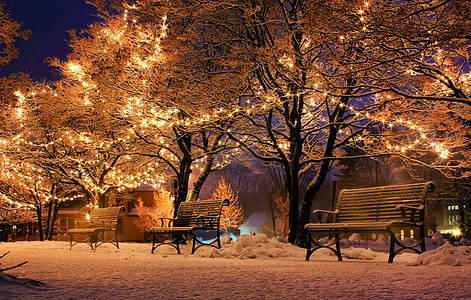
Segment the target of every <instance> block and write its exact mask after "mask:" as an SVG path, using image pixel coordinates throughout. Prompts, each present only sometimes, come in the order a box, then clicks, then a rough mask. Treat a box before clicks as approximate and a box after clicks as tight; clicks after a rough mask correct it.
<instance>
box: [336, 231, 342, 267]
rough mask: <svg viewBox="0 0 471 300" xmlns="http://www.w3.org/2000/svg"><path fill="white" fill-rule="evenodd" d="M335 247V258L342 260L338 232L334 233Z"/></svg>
mask: <svg viewBox="0 0 471 300" xmlns="http://www.w3.org/2000/svg"><path fill="white" fill-rule="evenodd" d="M335 248H337V251H336V252H335V254H337V258H338V259H339V261H342V252H340V235H339V234H338V233H336V234H335Z"/></svg>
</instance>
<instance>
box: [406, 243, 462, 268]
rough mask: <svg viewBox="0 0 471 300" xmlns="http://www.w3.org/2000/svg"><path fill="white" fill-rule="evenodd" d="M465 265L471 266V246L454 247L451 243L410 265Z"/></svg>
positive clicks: (422, 255) (419, 257) (424, 254)
mask: <svg viewBox="0 0 471 300" xmlns="http://www.w3.org/2000/svg"><path fill="white" fill-rule="evenodd" d="M464 264H471V246H459V247H454V246H452V245H451V244H450V243H446V244H444V245H443V246H441V247H439V248H437V249H435V250H431V251H427V252H424V253H422V254H420V255H419V256H418V257H417V259H416V260H415V261H414V262H412V263H409V264H408V265H410V266H418V265H451V266H462V265H464Z"/></svg>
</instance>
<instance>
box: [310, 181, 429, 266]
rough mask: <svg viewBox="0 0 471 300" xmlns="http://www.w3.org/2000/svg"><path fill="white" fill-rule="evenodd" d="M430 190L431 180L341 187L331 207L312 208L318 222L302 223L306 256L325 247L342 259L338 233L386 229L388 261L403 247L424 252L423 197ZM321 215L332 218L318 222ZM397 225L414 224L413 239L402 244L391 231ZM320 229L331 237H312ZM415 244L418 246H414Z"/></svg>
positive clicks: (405, 226) (390, 261) (407, 225)
mask: <svg viewBox="0 0 471 300" xmlns="http://www.w3.org/2000/svg"><path fill="white" fill-rule="evenodd" d="M434 190H435V184H434V183H433V182H424V183H416V184H406V185H395V186H381V187H374V188H364V189H345V190H342V191H341V192H340V195H339V198H338V200H337V204H336V209H335V211H327V210H314V212H313V213H314V214H316V215H317V218H318V220H319V222H318V223H308V224H306V226H305V227H304V229H305V230H306V232H307V253H306V260H309V258H310V256H311V255H312V253H314V252H315V251H316V250H318V249H321V248H327V249H330V250H332V251H333V252H334V253H335V254H336V255H337V257H338V260H339V261H342V254H341V252H340V243H339V237H340V233H388V234H389V236H390V238H389V240H390V248H389V259H388V262H389V263H392V262H393V260H394V257H395V256H396V255H397V254H399V253H400V252H401V251H404V250H406V249H410V250H412V251H414V252H416V253H418V254H420V253H422V252H425V250H426V249H425V224H424V219H425V200H426V197H427V194H428V193H429V192H433V191H434ZM325 215H326V216H327V217H331V218H332V221H331V222H330V223H325V222H324V223H323V222H322V216H325ZM326 219H327V218H326ZM397 228H417V229H418V231H419V237H418V240H417V241H416V243H414V244H413V245H405V244H404V243H402V242H401V241H400V240H398V239H397V238H396V235H395V232H394V231H393V229H396V230H397ZM323 232H328V233H329V234H333V236H334V238H335V240H331V241H330V242H328V243H321V242H320V241H319V240H317V239H315V238H314V237H313V234H314V233H323ZM313 244H314V247H313V246H312V245H313ZM334 245H335V247H334ZM396 245H397V246H398V249H396ZM418 246H420V250H419V249H417V248H416V247H418Z"/></svg>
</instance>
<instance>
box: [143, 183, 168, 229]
mask: <svg viewBox="0 0 471 300" xmlns="http://www.w3.org/2000/svg"><path fill="white" fill-rule="evenodd" d="M173 202H174V199H173V197H172V194H171V193H170V192H169V191H167V190H165V189H164V188H161V189H159V190H157V191H154V203H153V206H152V207H147V206H145V205H144V203H143V202H142V200H141V199H138V200H137V205H136V210H137V214H138V215H139V220H136V221H135V223H136V225H137V227H138V228H139V229H140V230H141V231H143V232H148V231H149V230H150V229H151V228H152V227H160V226H162V222H161V219H160V218H172V217H173V211H174V207H173ZM165 224H167V223H166V222H164V225H165Z"/></svg>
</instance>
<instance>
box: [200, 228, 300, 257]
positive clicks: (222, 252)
mask: <svg viewBox="0 0 471 300" xmlns="http://www.w3.org/2000/svg"><path fill="white" fill-rule="evenodd" d="M222 244H223V245H222V247H221V249H215V248H212V249H209V250H206V251H201V253H200V254H199V256H200V257H211V258H215V257H223V258H239V259H247V258H283V257H303V256H304V255H305V251H306V250H305V249H303V248H299V247H296V246H293V245H291V244H288V243H283V242H280V241H278V240H277V239H275V238H274V239H269V238H268V237H267V235H266V234H257V235H250V234H247V235H241V236H240V237H238V238H237V240H236V241H235V242H234V241H232V240H229V239H228V238H225V239H223V240H222ZM201 250H203V249H201Z"/></svg>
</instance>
